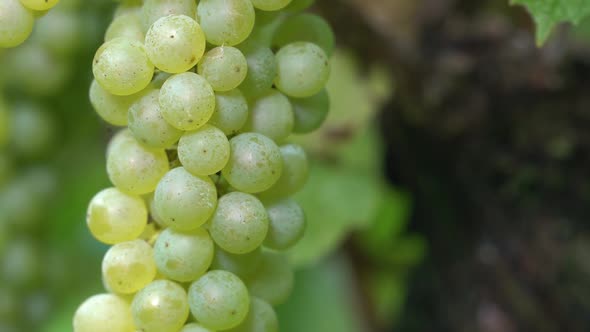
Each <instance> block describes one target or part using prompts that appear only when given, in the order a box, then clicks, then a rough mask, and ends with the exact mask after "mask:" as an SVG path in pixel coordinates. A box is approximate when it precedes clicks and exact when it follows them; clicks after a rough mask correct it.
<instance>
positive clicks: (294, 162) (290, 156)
mask: <svg viewBox="0 0 590 332" xmlns="http://www.w3.org/2000/svg"><path fill="white" fill-rule="evenodd" d="M280 150H281V158H282V159H283V172H282V173H281V177H280V178H279V180H278V181H277V182H276V183H275V184H274V185H273V186H272V187H271V188H270V189H268V190H266V191H265V192H262V193H260V195H259V196H260V198H261V199H263V200H264V201H272V200H276V199H280V198H283V197H287V196H291V195H293V194H294V193H296V192H298V191H300V190H301V189H302V188H303V186H305V183H306V182H307V179H308V177H309V162H308V160H307V155H306V154H305V150H304V149H303V148H302V147H301V146H299V145H297V144H287V145H283V146H281V147H280Z"/></svg>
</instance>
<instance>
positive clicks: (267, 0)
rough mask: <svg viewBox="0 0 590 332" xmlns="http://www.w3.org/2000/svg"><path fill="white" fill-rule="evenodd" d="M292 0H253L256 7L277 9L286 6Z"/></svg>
mask: <svg viewBox="0 0 590 332" xmlns="http://www.w3.org/2000/svg"><path fill="white" fill-rule="evenodd" d="M289 3H291V0H252V4H253V5H254V7H255V8H256V9H260V10H266V11H275V10H280V9H283V8H285V7H286V6H287V5H288V4H289Z"/></svg>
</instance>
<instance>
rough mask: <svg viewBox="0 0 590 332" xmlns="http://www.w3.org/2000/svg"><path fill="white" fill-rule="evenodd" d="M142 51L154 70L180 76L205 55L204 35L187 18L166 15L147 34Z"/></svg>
mask: <svg viewBox="0 0 590 332" xmlns="http://www.w3.org/2000/svg"><path fill="white" fill-rule="evenodd" d="M145 50H146V52H147V55H148V56H149V58H150V60H151V61H152V63H153V64H154V65H155V66H156V67H157V68H158V69H160V70H163V71H165V72H168V73H182V72H185V71H187V70H189V69H191V68H192V67H194V66H195V65H196V64H197V63H198V62H199V60H200V59H201V57H202V56H203V53H205V35H204V34H203V30H201V26H200V25H199V23H197V22H196V21H195V20H194V19H192V18H191V17H188V16H185V15H169V16H165V17H162V18H160V19H158V20H157V21H156V22H155V23H154V24H153V25H152V26H151V28H150V29H149V30H148V32H147V34H146V36H145Z"/></svg>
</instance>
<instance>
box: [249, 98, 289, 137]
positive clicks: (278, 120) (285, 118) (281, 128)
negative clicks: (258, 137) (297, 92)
mask: <svg viewBox="0 0 590 332" xmlns="http://www.w3.org/2000/svg"><path fill="white" fill-rule="evenodd" d="M294 121H295V120H294V115H293V106H291V103H290V102H289V99H288V98H287V97H285V95H283V94H282V93H280V92H278V91H276V90H269V91H268V93H266V94H265V95H263V96H262V97H260V98H257V99H256V100H254V101H253V103H252V104H251V107H250V114H249V117H248V121H246V124H245V125H244V127H243V128H242V131H243V132H255V133H259V134H263V135H264V136H266V137H268V138H270V139H272V140H273V141H275V142H282V141H283V140H284V139H285V138H287V137H288V136H289V135H291V132H292V131H293V126H294Z"/></svg>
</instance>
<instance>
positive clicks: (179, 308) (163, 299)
mask: <svg viewBox="0 0 590 332" xmlns="http://www.w3.org/2000/svg"><path fill="white" fill-rule="evenodd" d="M131 312H132V314H133V321H134V322H135V326H136V327H137V329H138V331H142V332H177V331H179V330H180V329H181V328H182V326H183V325H184V323H185V322H186V320H187V318H188V315H189V306H188V299H187V294H186V291H185V290H184V288H182V287H181V286H180V285H178V284H177V283H174V282H172V281H169V280H156V281H154V282H152V283H150V284H149V285H147V286H146V287H145V288H144V289H142V290H141V291H139V292H138V293H137V294H136V295H135V297H134V298H133V302H132V304H131ZM110 332H114V331H110Z"/></svg>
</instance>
